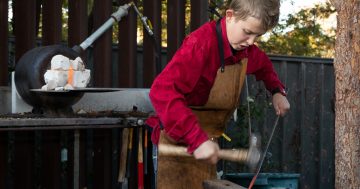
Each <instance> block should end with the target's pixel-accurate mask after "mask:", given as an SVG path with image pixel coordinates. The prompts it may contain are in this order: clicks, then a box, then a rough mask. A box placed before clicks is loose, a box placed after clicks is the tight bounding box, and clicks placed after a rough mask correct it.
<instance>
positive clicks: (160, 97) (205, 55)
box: [146, 19, 284, 153]
mask: <svg viewBox="0 0 360 189" xmlns="http://www.w3.org/2000/svg"><path fill="white" fill-rule="evenodd" d="M215 25H216V22H215V21H211V22H208V23H206V24H204V25H203V26H201V27H200V28H199V29H197V30H196V31H194V32H192V33H191V34H190V35H188V36H187V37H186V38H185V39H184V41H183V44H182V45H181V47H180V48H179V49H178V50H177V52H176V53H175V55H174V57H173V58H172V59H171V61H170V62H169V63H168V64H167V66H166V67H165V69H164V70H163V71H162V72H161V73H160V74H159V75H158V76H157V77H156V79H155V81H154V82H153V84H152V86H151V89H150V94H149V96H150V100H151V102H152V105H153V107H154V109H155V112H156V114H157V115H156V116H152V117H150V118H149V119H148V120H147V121H146V123H147V124H148V125H149V126H150V127H152V128H153V132H152V137H151V138H152V141H153V143H154V144H158V141H159V134H160V120H161V124H162V126H163V128H164V129H165V132H166V133H167V135H169V136H170V137H171V138H172V139H174V140H176V141H180V142H184V143H186V144H187V145H188V152H189V153H192V152H193V151H194V150H195V149H196V148H197V147H198V146H199V145H200V144H201V143H203V142H205V141H206V140H208V136H207V134H206V133H205V132H204V131H203V130H202V129H201V128H200V125H199V123H198V121H197V119H196V116H195V115H194V114H193V113H192V111H191V109H190V108H188V106H189V105H194V106H195V105H196V106H199V105H204V104H205V103H206V102H207V99H208V96H209V93H210V89H211V88H212V85H213V83H214V81H215V77H216V72H217V70H218V69H219V68H220V60H219V50H218V42H217V37H216V30H215ZM221 28H222V37H223V48H224V58H225V66H226V65H230V64H235V63H238V62H239V61H240V60H241V59H242V58H248V65H247V71H246V73H247V74H254V75H255V76H256V79H257V80H262V81H263V82H264V83H265V86H266V88H267V89H268V90H269V91H272V90H273V89H275V88H277V87H280V88H284V85H283V84H282V83H281V82H280V81H279V79H278V76H277V74H276V73H275V72H274V69H273V65H272V63H271V61H270V60H269V58H268V57H267V55H266V54H265V53H264V52H262V51H261V50H260V49H259V48H258V47H257V46H255V45H252V46H250V47H248V48H246V49H245V50H242V51H240V52H237V53H236V54H235V55H233V53H232V51H231V48H230V44H229V41H228V39H227V36H226V26H225V19H222V21H221ZM225 71H226V67H225Z"/></svg>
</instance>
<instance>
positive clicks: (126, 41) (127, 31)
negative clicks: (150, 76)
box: [117, 0, 137, 87]
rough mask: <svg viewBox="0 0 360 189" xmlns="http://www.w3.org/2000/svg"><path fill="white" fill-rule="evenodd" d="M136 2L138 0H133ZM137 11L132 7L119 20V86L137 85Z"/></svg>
mask: <svg viewBox="0 0 360 189" xmlns="http://www.w3.org/2000/svg"><path fill="white" fill-rule="evenodd" d="M131 1H132V0H123V1H121V3H120V5H123V4H124V3H130V2H131ZM133 2H134V3H135V4H136V3H137V1H136V0H135V1H133ZM136 28H137V22H136V13H135V11H134V10H133V9H132V8H131V9H130V10H129V13H128V15H127V16H126V17H125V18H123V19H121V20H120V22H119V33H118V35H119V44H118V49H119V50H118V62H117V63H118V71H117V73H118V86H117V87H136V74H135V73H136V68H137V66H136V64H137V58H136V52H137V43H136V37H137V36H136V34H137V29H136Z"/></svg>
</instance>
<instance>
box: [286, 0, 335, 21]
mask: <svg viewBox="0 0 360 189" xmlns="http://www.w3.org/2000/svg"><path fill="white" fill-rule="evenodd" d="M327 1H328V0H283V1H282V3H281V6H280V20H281V19H283V18H286V16H287V15H288V14H291V13H295V12H298V11H299V10H301V9H303V8H309V7H314V5H315V4H319V3H325V2H327Z"/></svg>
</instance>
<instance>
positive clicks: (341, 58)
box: [331, 0, 360, 188]
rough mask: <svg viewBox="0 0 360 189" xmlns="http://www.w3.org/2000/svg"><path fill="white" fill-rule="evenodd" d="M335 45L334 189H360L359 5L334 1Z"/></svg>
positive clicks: (344, 1)
mask: <svg viewBox="0 0 360 189" xmlns="http://www.w3.org/2000/svg"><path fill="white" fill-rule="evenodd" d="M331 2H332V4H333V5H334V6H335V8H336V10H337V13H338V17H337V33H336V42H335V62H334V69H335V78H336V80H335V86H336V88H335V95H336V101H335V188H360V80H359V79H360V78H359V73H360V10H359V9H360V1H353V0H331Z"/></svg>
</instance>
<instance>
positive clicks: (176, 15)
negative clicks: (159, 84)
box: [167, 0, 186, 61]
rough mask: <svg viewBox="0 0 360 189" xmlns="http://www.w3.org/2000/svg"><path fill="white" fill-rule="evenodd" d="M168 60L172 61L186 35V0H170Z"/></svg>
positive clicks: (168, 11) (168, 7)
mask: <svg viewBox="0 0 360 189" xmlns="http://www.w3.org/2000/svg"><path fill="white" fill-rule="evenodd" d="M167 2H168V5H167V61H170V60H171V58H172V57H173V55H174V54H175V52H176V50H177V49H178V48H179V47H180V45H181V43H182V41H183V39H184V37H185V3H186V1H185V0H168V1H167Z"/></svg>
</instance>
